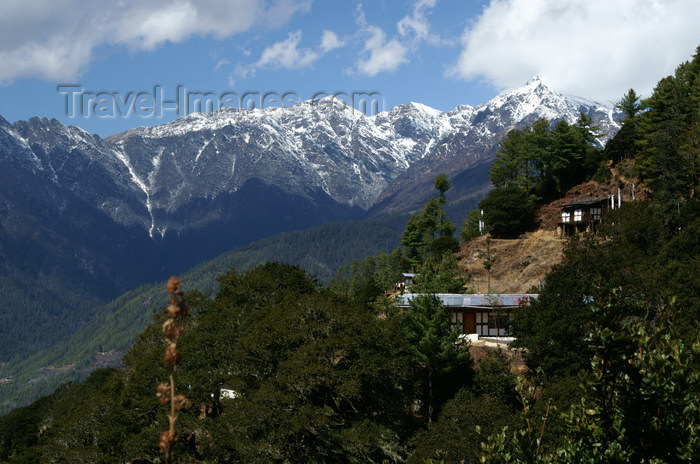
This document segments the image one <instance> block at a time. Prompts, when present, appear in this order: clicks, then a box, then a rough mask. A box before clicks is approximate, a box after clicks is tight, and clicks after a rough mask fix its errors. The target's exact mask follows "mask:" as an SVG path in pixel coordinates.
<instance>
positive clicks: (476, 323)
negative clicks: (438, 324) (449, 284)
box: [396, 293, 539, 337]
mask: <svg viewBox="0 0 700 464" xmlns="http://www.w3.org/2000/svg"><path fill="white" fill-rule="evenodd" d="M419 295H421V294H420V293H406V294H404V295H399V296H397V297H396V304H397V305H398V306H399V308H407V307H408V306H410V304H411V300H412V299H413V298H415V297H417V296H419ZM435 296H436V297H437V298H439V299H440V301H441V302H442V304H443V305H444V306H445V310H447V311H448V312H449V314H450V320H451V321H452V324H453V326H454V327H455V328H456V329H457V331H458V332H459V333H463V334H477V335H478V336H479V337H507V336H509V335H510V324H509V322H508V319H509V317H510V315H511V314H512V312H513V311H516V310H518V309H519V308H522V307H523V306H527V305H529V304H530V300H532V299H537V297H538V296H539V295H538V294H536V293H518V294H499V295H495V294H494V295H490V294H484V293H479V294H466V295H465V294H457V293H438V294H436V295H435Z"/></svg>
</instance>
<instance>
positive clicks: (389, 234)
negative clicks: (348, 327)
mask: <svg viewBox="0 0 700 464" xmlns="http://www.w3.org/2000/svg"><path fill="white" fill-rule="evenodd" d="M405 224H406V217H405V216H402V215H392V216H385V217H380V218H374V219H370V220H366V221H358V222H350V223H333V224H328V225H324V226H319V227H316V228H311V229H307V230H304V231H298V232H285V233H282V234H279V235H277V236H275V237H270V238H268V239H264V240H260V241H258V242H255V243H252V244H250V245H247V246H244V247H240V248H236V249H234V250H232V251H230V252H228V253H225V254H224V255H222V256H220V257H219V258H217V259H214V260H211V261H209V262H206V263H204V264H202V265H200V266H197V267H195V268H194V269H192V270H191V271H189V272H187V273H185V274H183V279H184V280H185V282H187V287H188V288H196V289H199V290H201V291H203V292H205V293H208V292H213V291H215V290H216V277H218V276H219V275H221V274H223V273H225V272H226V271H227V270H229V269H231V268H234V267H235V268H236V269H239V270H241V271H245V270H248V269H250V268H252V267H254V266H256V265H258V264H259V263H264V262H266V261H278V262H284V263H291V264H295V265H297V266H300V267H301V268H303V269H305V270H306V271H307V272H308V273H309V274H310V275H314V276H316V277H317V278H318V279H319V280H321V281H326V282H327V281H329V280H330V279H331V278H332V277H333V276H334V275H335V272H336V270H337V269H338V268H340V267H341V266H345V265H347V264H350V263H351V262H352V260H354V259H361V258H364V257H365V256H366V254H367V253H380V252H387V251H390V250H392V249H393V248H395V247H396V246H397V244H398V243H399V241H400V234H401V230H402V229H403V227H404V226H405ZM161 294H162V285H161V284H152V285H146V286H143V287H140V288H138V289H135V290H132V291H130V292H127V293H125V294H124V295H122V296H120V297H119V298H117V299H115V300H114V301H111V302H109V303H107V304H105V305H102V306H98V307H97V310H96V311H95V313H96V315H95V316H94V317H93V319H92V320H90V321H89V322H87V323H84V325H83V327H81V328H80V329H78V330H77V331H76V333H75V334H73V335H72V336H71V337H70V338H69V339H68V340H67V341H65V342H63V343H60V344H58V345H56V346H55V347H54V348H53V349H51V350H48V351H47V352H42V353H40V354H38V355H35V356H32V357H30V358H28V359H26V360H22V361H19V360H18V361H15V362H11V363H7V364H6V365H4V366H1V368H0V377H9V378H11V379H12V381H10V382H6V383H3V384H0V400H1V401H0V412H6V411H8V410H10V409H12V408H14V407H17V406H20V405H24V404H27V403H28V402H30V401H33V400H34V399H36V398H38V397H39V396H41V395H45V394H48V393H51V392H52V391H53V390H55V389H56V388H57V387H58V386H59V385H61V384H62V383H65V382H67V381H73V382H75V381H79V380H82V379H84V378H85V377H86V376H87V375H88V373H89V372H90V371H91V370H92V369H95V368H96V367H99V366H100V365H101V364H103V363H105V362H106V363H108V364H111V365H114V364H115V361H116V362H117V364H118V359H119V357H121V355H122V354H124V352H125V350H126V349H127V348H128V347H129V346H131V345H132V344H133V343H134V341H135V339H136V337H137V336H138V335H139V334H140V333H141V332H142V331H143V330H144V328H145V327H146V326H147V325H148V324H149V323H150V322H151V320H152V317H153V314H154V311H157V310H159V309H160V307H161V305H162V304H163V301H162V299H160V298H159V297H160V295H161Z"/></svg>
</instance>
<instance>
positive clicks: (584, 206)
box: [557, 197, 615, 237]
mask: <svg viewBox="0 0 700 464" xmlns="http://www.w3.org/2000/svg"><path fill="white" fill-rule="evenodd" d="M612 198H613V199H612V200H611V199H610V198H606V197H603V198H600V197H598V198H584V199H581V200H573V201H570V202H568V203H566V204H564V205H563V206H562V210H561V222H559V223H558V224H557V229H558V230H559V235H560V236H562V237H570V236H571V235H573V234H575V233H577V232H585V231H595V230H596V227H597V225H598V223H599V222H600V219H601V218H602V217H603V215H604V214H605V213H606V212H607V211H608V210H609V209H611V208H612V207H613V206H612V205H613V204H614V203H613V202H614V201H615V200H614V197H612Z"/></svg>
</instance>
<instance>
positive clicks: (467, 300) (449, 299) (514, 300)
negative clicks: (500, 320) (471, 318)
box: [396, 293, 539, 308]
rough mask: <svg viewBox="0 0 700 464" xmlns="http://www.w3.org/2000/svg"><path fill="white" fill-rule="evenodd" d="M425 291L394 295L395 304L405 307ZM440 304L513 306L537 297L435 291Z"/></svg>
mask: <svg viewBox="0 0 700 464" xmlns="http://www.w3.org/2000/svg"><path fill="white" fill-rule="evenodd" d="M421 295H426V294H425V293H404V294H403V295H399V296H397V297H396V304H397V305H398V306H400V307H407V306H409V305H410V303H411V300H412V299H413V298H415V297H417V296H421ZM435 296H436V297H438V298H440V301H442V304H443V305H445V307H446V308H494V307H495V308H515V307H518V306H521V305H528V304H529V303H530V299H537V298H538V297H539V294H537V293H504V294H487V293H471V294H461V293H436V294H435Z"/></svg>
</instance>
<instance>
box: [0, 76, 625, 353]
mask: <svg viewBox="0 0 700 464" xmlns="http://www.w3.org/2000/svg"><path fill="white" fill-rule="evenodd" d="M581 112H583V113H585V114H587V115H589V116H590V117H591V118H592V119H593V120H594V121H595V123H596V124H597V125H598V126H600V128H601V132H602V133H605V134H606V137H610V136H612V135H613V134H614V133H615V131H616V129H617V124H616V114H615V113H614V112H613V110H612V109H611V108H609V107H606V106H604V105H600V104H597V103H593V102H588V101H582V100H580V99H574V98H570V97H565V96H562V95H560V94H559V93H557V92H555V91H553V90H552V89H550V88H549V87H547V86H546V85H545V84H544V83H543V82H542V81H541V80H540V79H533V80H531V81H530V82H528V83H527V84H526V85H524V86H523V87H521V88H518V89H515V90H513V91H510V92H505V93H503V94H501V95H499V96H498V97H496V98H494V99H493V100H491V101H488V102H486V103H484V104H482V105H478V106H475V107H471V106H458V107H456V108H455V109H453V110H452V111H449V112H441V111H438V110H435V109H432V108H429V107H427V106H425V105H421V104H419V103H407V104H405V105H401V106H397V107H395V108H393V109H391V110H390V111H388V112H383V113H379V114H376V115H374V116H365V115H364V114H362V113H360V112H357V111H353V110H352V109H351V108H346V107H343V106H342V105H340V104H336V105H333V106H331V105H316V106H314V105H312V104H311V103H309V102H307V103H303V104H299V105H296V106H293V107H289V108H281V109H279V108H278V109H265V110H259V109H258V110H242V111H241V110H224V111H219V112H217V113H213V114H192V115H190V116H188V117H185V118H182V119H178V120H176V121H173V122H171V123H169V124H164V125H161V126H157V127H150V128H137V129H133V130H130V131H127V132H124V133H121V134H116V135H113V136H111V137H109V138H107V139H103V138H101V137H99V136H97V135H93V134H89V133H87V132H85V131H83V130H82V129H80V128H78V127H72V126H71V127H67V126H65V125H63V124H61V123H60V122H59V121H57V120H48V119H44V118H31V119H30V120H28V121H18V122H15V123H13V124H11V123H9V122H8V121H6V120H5V119H3V118H2V117H0V296H2V299H3V301H5V302H6V303H5V306H6V307H5V308H4V309H3V311H0V320H2V321H3V323H0V363H3V362H6V361H8V360H9V359H10V358H11V356H13V355H20V356H27V355H29V354H31V353H35V352H37V350H41V349H48V348H49V347H50V346H51V344H52V343H55V342H56V341H57V340H58V339H60V338H61V337H64V336H67V334H70V333H73V331H74V330H75V329H76V328H77V327H78V326H80V324H82V323H84V322H85V321H87V320H88V319H89V318H90V317H91V316H92V314H93V313H94V311H95V308H96V307H97V306H98V305H99V304H102V303H105V302H106V301H109V300H111V299H113V298H116V297H117V296H118V295H120V294H122V293H123V292H125V291H126V290H128V289H132V288H134V287H136V286H138V285H141V284H144V283H146V282H152V281H155V280H159V279H164V278H167V277H168V276H170V275H172V273H180V272H183V271H185V270H187V269H189V268H191V267H193V266H195V265H197V264H199V263H202V262H204V261H206V260H208V259H211V258H214V257H216V256H218V255H220V254H221V253H223V252H224V251H227V250H229V249H232V248H234V247H236V246H239V245H243V244H246V243H250V242H252V241H254V240H257V239H260V238H263V237H266V236H271V235H275V234H277V233H279V232H282V231H288V230H294V229H305V228H309V227H311V226H315V225H320V224H324V223H329V222H335V221H338V222H341V221H347V220H349V219H359V218H363V217H368V216H377V215H382V214H385V213H387V212H391V211H411V210H413V209H417V208H419V207H420V206H421V205H422V204H423V203H424V202H425V200H426V198H427V197H428V196H429V195H432V194H433V193H434V188H433V185H432V183H433V179H434V178H435V176H436V175H437V174H438V173H446V174H447V175H448V176H449V178H450V181H451V183H452V186H453V187H452V189H451V190H450V191H449V192H448V212H450V213H451V214H452V215H453V219H455V221H459V220H460V217H463V216H464V214H466V212H467V211H468V210H469V209H471V208H472V207H473V206H474V205H475V204H476V202H477V201H478V200H479V199H480V198H481V197H482V196H483V195H484V194H485V193H486V191H487V190H488V188H489V181H488V176H487V171H488V167H489V165H490V163H491V161H492V160H493V157H494V155H495V152H496V151H497V148H498V143H499V142H500V140H501V138H502V137H503V136H504V135H505V134H506V133H507V132H508V131H509V130H510V129H512V128H515V127H523V126H525V125H527V124H530V123H532V122H534V121H535V120H536V119H538V118H541V117H546V118H548V119H550V120H553V121H554V120H559V119H562V118H563V119H566V120H567V121H569V122H571V123H573V122H575V121H576V119H577V118H578V117H579V114H580V113H581ZM601 142H604V140H601ZM450 207H451V208H452V210H450V209H449V208H450ZM397 222H398V221H397ZM329 272H332V270H329ZM154 304H156V303H154ZM149 310H150V309H149ZM17 328H24V329H23V330H17ZM25 329H26V330H25Z"/></svg>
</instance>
